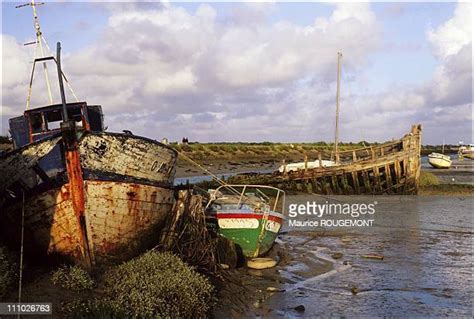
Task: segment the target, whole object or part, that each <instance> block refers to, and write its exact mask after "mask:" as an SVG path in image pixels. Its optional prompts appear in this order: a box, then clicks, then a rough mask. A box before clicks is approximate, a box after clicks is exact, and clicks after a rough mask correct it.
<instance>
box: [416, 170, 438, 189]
mask: <svg viewBox="0 0 474 319" xmlns="http://www.w3.org/2000/svg"><path fill="white" fill-rule="evenodd" d="M434 185H439V179H438V177H437V176H436V175H435V174H433V173H430V172H424V171H421V174H420V186H421V187H425V186H434Z"/></svg>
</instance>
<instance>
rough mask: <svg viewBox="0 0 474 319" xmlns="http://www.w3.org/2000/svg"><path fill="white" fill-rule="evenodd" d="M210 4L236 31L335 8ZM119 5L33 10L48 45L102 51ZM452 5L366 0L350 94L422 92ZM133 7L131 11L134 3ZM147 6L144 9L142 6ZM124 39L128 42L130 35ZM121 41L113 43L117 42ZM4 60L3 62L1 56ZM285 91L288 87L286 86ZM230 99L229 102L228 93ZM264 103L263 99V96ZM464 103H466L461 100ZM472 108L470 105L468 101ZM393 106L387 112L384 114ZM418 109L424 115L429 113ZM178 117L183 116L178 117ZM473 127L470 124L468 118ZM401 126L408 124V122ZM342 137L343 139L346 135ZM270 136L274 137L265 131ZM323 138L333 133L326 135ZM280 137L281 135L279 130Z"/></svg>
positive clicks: (17, 23)
mask: <svg viewBox="0 0 474 319" xmlns="http://www.w3.org/2000/svg"><path fill="white" fill-rule="evenodd" d="M16 4H17V3H14V2H7V3H3V4H2V28H3V29H2V34H4V35H9V36H12V37H13V38H14V39H15V40H16V42H17V43H24V42H27V41H29V40H32V39H33V37H34V33H33V26H32V16H31V9H30V8H28V7H27V8H22V9H15V5H16ZM209 5H210V7H212V9H213V10H215V13H216V18H215V22H214V24H215V25H221V26H222V28H228V29H232V27H233V25H234V24H235V25H237V26H238V27H239V30H240V29H241V26H240V25H239V23H242V21H240V20H239V19H241V18H242V17H243V18H246V15H249V17H250V18H252V19H257V20H258V19H261V21H260V20H259V21H258V22H257V24H258V26H259V27H262V28H263V27H265V26H271V25H274V24H276V23H280V22H283V21H285V22H288V23H289V24H291V25H292V26H294V27H298V26H300V27H308V26H311V25H313V24H314V21H315V18H317V17H319V18H326V19H331V15H332V14H333V13H334V12H335V5H334V4H326V3H276V4H274V5H271V6H267V7H265V8H264V9H263V11H261V10H260V9H255V8H251V9H248V8H245V6H244V5H242V4H236V3H211V4H209ZM120 6H121V5H117V6H116V7H115V5H114V4H110V3H108V4H103V3H84V2H82V3H81V2H67V3H58V2H53V3H51V2H49V3H47V4H46V5H44V6H39V7H38V11H39V16H40V21H41V25H42V29H43V33H44V34H45V36H46V38H47V40H48V42H49V44H50V46H53V45H54V44H55V43H56V41H59V40H60V41H61V42H62V47H63V50H64V53H65V54H69V55H71V56H75V55H77V56H80V55H81V54H82V52H83V51H87V49H86V48H95V49H94V50H98V51H100V50H99V49H97V47H100V46H101V42H102V41H106V40H104V39H108V38H107V37H110V34H111V32H112V31H113V30H112V28H111V26H110V25H109V23H110V20H109V18H110V17H112V16H114V15H120V14H122V13H123V12H121V9H120V8H121V7H120ZM171 7H172V8H184V9H185V10H186V12H187V13H188V14H189V16H190V18H192V17H196V16H198V15H199V13H198V11H199V10H200V9H201V8H202V4H201V3H172V4H171ZM144 8H145V9H147V8H149V9H150V10H151V9H154V8H155V9H156V8H157V6H154V5H149V4H148V5H145V7H143V8H141V9H144ZM456 8H457V3H380V2H379V3H372V4H370V11H371V13H373V14H374V15H375V17H376V23H373V24H371V25H370V26H368V27H367V28H366V29H364V28H362V29H361V33H362V32H364V39H367V40H366V41H368V42H371V41H372V40H371V33H373V34H374V38H376V37H377V40H374V41H373V42H374V43H371V45H373V47H371V48H370V49H367V50H365V51H364V53H363V54H362V53H361V54H362V55H361V56H360V59H359V60H357V61H360V66H358V65H356V66H353V67H352V68H351V67H349V68H346V69H343V87H344V86H345V90H346V93H347V92H350V94H354V95H357V96H358V97H361V96H365V97H366V101H373V100H374V97H384V96H386V95H389V94H390V93H391V91H393V90H400V91H404V92H406V95H407V96H411V95H410V94H412V93H410V92H408V90H410V88H413V87H415V88H419V89H417V90H415V91H416V92H414V93H413V94H415V95H416V94H419V95H423V94H424V93H420V92H421V91H422V90H425V89H426V88H425V86H429V85H431V84H430V83H431V82H432V81H433V77H434V75H435V73H436V72H439V69H440V68H441V67H442V66H443V63H444V62H445V61H442V60H441V59H440V57H439V56H436V54H435V51H434V49H433V43H431V42H430V40H429V39H428V36H427V33H428V31H429V30H437V29H439V28H441V27H442V26H443V24H445V23H446V22H447V21H449V20H450V19H453V17H454V16H455V10H456ZM123 10H126V9H123ZM130 10H131V11H134V9H133V8H132V9H130ZM246 10H248V11H246ZM138 11H140V10H138ZM138 11H137V12H138ZM145 11H146V10H141V11H140V12H141V13H143V12H145ZM262 12H263V13H262ZM143 14H145V13H143ZM259 15H261V16H259ZM253 16H256V17H257V18H254V17H253ZM127 21H128V20H127ZM217 29H218V28H217ZM249 29H251V28H249ZM131 35H132V36H135V35H136V33H131ZM174 36H176V35H174ZM183 36H184V35H183ZM156 37H157V38H159V37H160V35H159V34H156ZM124 41H125V42H127V41H128V39H125V40H124ZM149 41H151V42H154V41H155V39H154V38H153V37H152V38H150V40H149ZM156 41H160V40H159V39H158V40H156ZM269 41H270V40H269ZM325 41H326V42H325V43H331V39H326V40H325ZM118 44H119V43H116V45H118ZM366 45H367V47H369V45H368V44H367V43H362V42H361V43H354V46H353V48H354V50H356V49H357V46H361V47H364V46H366ZM336 47H337V44H336ZM471 47H472V44H471ZM317 49H318V48H312V50H314V52H316V54H315V55H314V59H315V60H317V59H319V56H318V55H317V52H318V50H317ZM325 49H327V48H326V47H321V50H322V51H323V50H325ZM91 50H92V49H91ZM471 50H472V49H471ZM362 51H363V50H362ZM312 52H313V51H312ZM344 54H345V56H349V57H351V55H352V54H353V52H351V51H349V52H344ZM354 55H355V53H354ZM2 62H3V63H5V61H2ZM347 69H349V70H347ZM316 70H317V68H316ZM315 72H317V71H315ZM305 76H307V74H306V75H304V73H301V77H300V79H302V78H305ZM285 79H286V78H285ZM295 80H296V79H292V80H291V81H290V80H288V83H287V84H286V85H287V86H286V87H283V86H282V87H280V89H281V90H283V91H284V90H285V89H288V88H290V87H291V85H294V83H295V82H294V81H295ZM471 81H472V80H471ZM270 82H272V81H270ZM279 83H280V82H279ZM291 83H293V84H291ZM268 85H269V84H268V83H262V84H257V86H258V87H257V88H255V87H254V89H255V90H254V91H255V92H253V93H255V94H257V93H256V91H258V92H261V91H262V89H264V88H268ZM273 86H274V84H271V85H270V87H273ZM239 90H242V89H241V88H240V89H239ZM227 92H228V91H225V93H222V94H224V95H225V94H228V93H227ZM288 92H290V91H289V89H288ZM222 94H215V95H214V97H213V98H209V99H207V100H206V101H207V102H206V103H209V102H210V101H212V102H215V103H217V102H216V96H221V95H222ZM258 94H260V93H258ZM258 94H257V95H258ZM229 98H230V96H229ZM287 98H288V99H292V98H294V97H293V96H292V95H291V93H288V94H287ZM422 98H424V99H425V100H428V101H429V100H430V98H431V97H423V96H422ZM231 100H232V101H234V96H233V95H232V98H231ZM471 100H472V97H471ZM167 101H168V100H167ZM264 102H265V103H268V96H267V98H265V101H264ZM360 103H363V102H362V101H361V102H360ZM374 103H376V102H374ZM463 105H464V108H465V104H463ZM328 107H329V106H328ZM470 108H471V109H472V101H471V106H470ZM446 110H448V108H446ZM394 111H395V110H393V111H390V110H389V112H388V113H390V112H394ZM186 112H187V113H186ZM186 112H185V113H183V114H182V115H183V116H182V118H185V119H186V120H189V118H188V117H187V115H186V114H196V118H207V117H209V116H211V118H212V116H214V117H215V116H218V117H219V116H221V115H216V114H214V113H215V112H214V111H212V112H211V111H210V110H207V109H203V110H197V109H196V110H192V111H189V112H188V111H186ZM262 112H263V111H262ZM362 112H363V110H362ZM218 113H219V112H218ZM388 113H387V114H388ZM262 114H263V113H262ZM423 114H426V111H424V113H423ZM204 115H205V116H204ZM112 116H113V118H114V119H120V117H121V114H120V113H115V112H114V113H113V115H112ZM206 116H207V117H206ZM407 116H409V115H407ZM410 116H411V118H410V120H416V119H417V118H422V116H421V113H420V114H418V115H410ZM123 117H124V118H125V117H127V118H129V114H123ZM177 117H178V118H180V115H178V116H177ZM237 117H238V116H237ZM181 120H182V119H181ZM2 122H3V123H5V120H2ZM464 125H468V126H469V123H467V124H466V123H464ZM470 125H471V127H472V119H471V123H470ZM406 126H408V123H407V125H406ZM400 130H401V129H400ZM2 131H5V129H4V128H2ZM396 133H398V132H396ZM176 134H177V133H176ZM176 134H175V135H176ZM393 134H395V132H394V133H393ZM433 134H434V133H433ZM172 135H173V134H172ZM197 135H198V136H199V137H202V138H210V137H209V136H208V135H206V134H205V133H203V131H199V134H197ZM342 135H343V137H344V133H343V134H342ZM176 136H178V135H176ZM269 136H271V135H270V134H269ZM274 136H277V135H274ZM327 136H330V134H328V135H327ZM324 137H325V136H323V138H324ZM345 137H346V139H349V138H352V136H351V134H350V133H349V131H348V132H347V133H346V134H345ZM248 138H251V137H248ZM278 138H279V139H282V138H281V136H280V137H277V139H278ZM374 138H387V136H385V135H383V134H380V136H374ZM439 139H440V135H439V134H438V135H433V136H430V137H429V139H428V140H430V141H433V142H436V141H438V140H439ZM451 139H452V142H455V141H454V139H455V137H454V134H453V136H451ZM464 139H465V140H466V138H465V137H464Z"/></svg>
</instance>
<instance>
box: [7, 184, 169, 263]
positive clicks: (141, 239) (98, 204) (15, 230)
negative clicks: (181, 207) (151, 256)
mask: <svg viewBox="0 0 474 319" xmlns="http://www.w3.org/2000/svg"><path fill="white" fill-rule="evenodd" d="M84 189H85V193H86V206H85V211H84V217H85V218H84V221H85V223H86V229H87V237H86V242H87V245H88V246H89V250H90V253H91V256H92V258H93V261H94V263H101V262H106V261H114V260H125V259H128V258H131V257H133V256H135V255H137V254H138V253H139V252H142V251H144V250H146V249H147V248H150V247H152V246H153V245H154V244H155V240H156V238H157V237H158V235H159V233H160V229H161V227H162V226H163V223H164V221H165V218H166V217H167V215H168V214H169V212H170V211H171V209H172V207H173V203H174V197H173V196H174V192H173V190H172V189H165V188H161V187H155V186H149V185H139V184H132V183H121V182H109V181H85V182H84ZM21 210H22V203H21V202H18V203H17V204H16V205H13V206H10V207H8V208H6V209H5V211H4V212H2V224H3V226H7V225H8V226H7V227H2V232H3V233H4V236H5V237H6V238H7V239H8V241H9V242H12V243H15V242H16V243H19V242H20V241H19V239H20V238H19V235H20V233H21V232H20V227H21ZM80 233H81V231H80V227H79V224H78V222H77V218H76V215H75V214H74V209H73V201H72V199H71V195H70V192H69V184H65V185H63V186H61V187H59V188H54V189H51V190H48V191H45V192H43V193H40V194H37V195H33V196H31V197H28V198H27V200H26V202H25V234H26V237H25V238H26V239H25V251H26V252H27V253H28V254H29V255H35V256H47V255H49V256H58V257H65V258H66V259H69V260H71V261H73V262H77V263H82V258H83V256H82V253H81V247H80V246H81V239H80Z"/></svg>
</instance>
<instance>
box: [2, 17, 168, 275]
mask: <svg viewBox="0 0 474 319" xmlns="http://www.w3.org/2000/svg"><path fill="white" fill-rule="evenodd" d="M35 29H36V32H37V33H36V35H37V42H36V45H41V43H42V41H44V38H43V37H42V35H41V31H40V28H39V23H38V21H37V17H36V14H35ZM41 52H43V50H42V48H41ZM46 62H55V64H56V67H57V70H58V79H59V88H60V93H61V97H62V101H61V102H62V103H60V104H54V103H52V98H51V92H50V90H51V84H50V83H49V82H48V81H49V77H48V76H47V74H48V70H47V68H46ZM37 64H40V66H41V65H43V68H44V71H45V75H46V81H47V89H48V91H49V96H50V101H51V104H50V105H47V106H43V107H38V108H29V104H30V95H31V84H32V81H33V75H34V72H35V66H36V65H37ZM63 81H66V82H67V79H66V78H65V76H64V73H63V72H62V70H61V60H60V45H59V43H58V48H57V55H56V57H53V56H46V57H45V56H41V57H39V58H35V60H34V63H33V70H32V74H31V82H30V90H29V95H28V99H27V110H26V111H25V112H24V113H23V115H21V116H18V117H15V118H12V119H10V121H9V125H10V133H11V137H12V140H13V143H14V149H13V150H11V151H8V152H6V153H2V154H1V155H0V237H2V239H3V241H4V242H5V243H6V244H10V245H12V246H15V247H19V243H20V236H21V234H22V233H24V251H25V253H26V254H29V255H34V256H38V255H40V256H50V257H51V256H60V257H61V258H62V259H64V258H66V259H69V260H71V261H72V262H76V263H80V264H84V265H85V266H88V267H90V266H93V265H95V264H98V263H102V262H106V261H119V260H124V259H128V258H130V257H133V256H135V255H138V254H139V253H141V252H143V251H144V250H146V249H148V248H150V247H151V246H153V245H155V244H156V241H157V238H158V237H159V234H160V230H161V228H162V227H163V224H164V223H165V220H166V217H167V215H168V214H170V213H171V210H172V207H173V204H174V202H175V198H174V188H173V182H174V175H175V164H176V160H177V152H176V151H175V150H174V149H172V148H170V147H169V146H167V145H164V144H162V143H159V142H157V141H154V140H151V139H148V138H145V137H140V136H135V135H133V134H131V132H129V131H124V132H125V133H110V132H106V130H105V129H104V122H103V113H102V108H101V106H99V105H88V104H87V103H86V102H74V103H66V101H65V93H64V84H63ZM68 84H69V83H68ZM74 96H75V95H74Z"/></svg>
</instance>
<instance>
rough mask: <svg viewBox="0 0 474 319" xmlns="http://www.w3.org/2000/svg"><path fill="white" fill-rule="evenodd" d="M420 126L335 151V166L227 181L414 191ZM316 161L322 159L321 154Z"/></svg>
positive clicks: (344, 190) (341, 190)
mask: <svg viewBox="0 0 474 319" xmlns="http://www.w3.org/2000/svg"><path fill="white" fill-rule="evenodd" d="M420 145H421V125H413V126H412V128H411V132H410V133H409V134H406V135H405V136H404V137H403V138H401V139H400V140H397V141H392V142H387V143H384V144H380V145H377V146H370V147H365V148H361V149H356V150H350V151H341V152H339V153H338V157H339V158H338V160H337V162H338V165H336V166H330V167H324V166H323V165H322V164H321V165H320V166H319V167H317V168H306V169H304V168H303V169H300V170H294V171H289V172H283V173H281V172H279V171H276V172H274V173H272V174H257V173H255V174H241V175H236V176H233V177H231V178H229V182H230V183H236V184H242V183H243V184H264V185H271V186H274V187H278V188H281V189H285V190H296V191H305V192H309V193H318V194H341V195H342V194H416V193H417V190H418V180H419V176H420V168H421V160H420ZM318 160H319V161H322V160H323V154H322V153H320V154H319V156H318Z"/></svg>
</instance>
